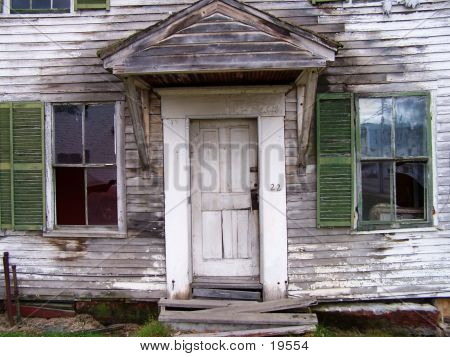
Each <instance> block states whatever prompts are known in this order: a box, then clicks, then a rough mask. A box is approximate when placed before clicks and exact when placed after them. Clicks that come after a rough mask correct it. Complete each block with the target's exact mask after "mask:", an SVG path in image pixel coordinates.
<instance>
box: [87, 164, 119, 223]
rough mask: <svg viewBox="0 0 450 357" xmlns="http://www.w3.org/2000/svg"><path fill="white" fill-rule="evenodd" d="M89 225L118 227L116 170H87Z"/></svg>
mask: <svg viewBox="0 0 450 357" xmlns="http://www.w3.org/2000/svg"><path fill="white" fill-rule="evenodd" d="M87 185H88V223H89V225H117V170H116V168H94V169H87Z"/></svg>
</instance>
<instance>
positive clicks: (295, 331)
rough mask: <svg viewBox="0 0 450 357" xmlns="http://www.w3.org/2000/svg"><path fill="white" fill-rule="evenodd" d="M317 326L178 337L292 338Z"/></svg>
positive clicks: (191, 334) (311, 330)
mask: <svg viewBox="0 0 450 357" xmlns="http://www.w3.org/2000/svg"><path fill="white" fill-rule="evenodd" d="M315 330H316V325H314V324H312V325H304V326H288V327H274V328H264V329H254V330H239V331H224V332H210V333H202V334H194V333H190V334H186V335H179V336H178V337H270V336H274V337H276V336H290V335H303V334H305V333H307V332H314V331H315Z"/></svg>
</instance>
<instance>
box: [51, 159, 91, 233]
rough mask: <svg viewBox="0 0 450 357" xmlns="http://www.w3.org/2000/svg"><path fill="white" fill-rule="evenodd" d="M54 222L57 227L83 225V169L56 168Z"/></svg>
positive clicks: (84, 221)
mask: <svg viewBox="0 0 450 357" xmlns="http://www.w3.org/2000/svg"><path fill="white" fill-rule="evenodd" d="M55 179H56V222H57V224H58V225H85V224H86V218H85V205H84V202H85V201H84V169H83V168H72V167H57V168H56V169H55Z"/></svg>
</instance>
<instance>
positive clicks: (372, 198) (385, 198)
mask: <svg viewBox="0 0 450 357" xmlns="http://www.w3.org/2000/svg"><path fill="white" fill-rule="evenodd" d="M391 167H392V165H391V164H390V163H384V162H375V163H372V162H371V163H363V164H361V178H362V182H361V185H362V214H363V220H364V221H390V220H392V212H391V211H392V209H391V184H390V178H389V177H390V170H391Z"/></svg>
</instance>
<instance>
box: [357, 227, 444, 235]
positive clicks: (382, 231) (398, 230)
mask: <svg viewBox="0 0 450 357" xmlns="http://www.w3.org/2000/svg"><path fill="white" fill-rule="evenodd" d="M437 231H439V229H438V227H418V228H391V229H378V230H372V231H367V230H363V231H357V230H355V231H352V232H351V234H352V235H358V234H395V233H420V232H437Z"/></svg>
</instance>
